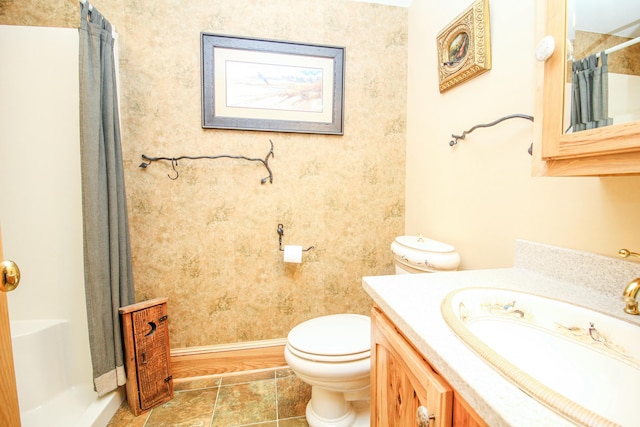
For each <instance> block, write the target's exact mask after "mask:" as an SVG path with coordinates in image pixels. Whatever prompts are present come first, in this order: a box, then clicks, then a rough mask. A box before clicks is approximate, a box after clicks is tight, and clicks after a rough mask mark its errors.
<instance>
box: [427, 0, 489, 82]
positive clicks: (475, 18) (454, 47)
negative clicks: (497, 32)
mask: <svg viewBox="0 0 640 427" xmlns="http://www.w3.org/2000/svg"><path fill="white" fill-rule="evenodd" d="M490 33H491V30H490V25H489V0H476V1H474V2H473V4H472V5H471V6H470V7H469V8H468V9H467V10H465V11H464V12H463V13H462V14H460V15H459V16H458V17H457V18H456V19H455V20H454V21H453V22H451V23H450V24H449V25H448V26H447V27H446V28H445V29H443V30H442V31H440V33H439V34H438V36H437V38H436V41H437V44H438V78H439V83H440V92H441V93H442V92H445V91H447V90H449V89H451V88H452V87H454V86H456V85H458V84H460V83H464V82H466V81H467V80H469V79H472V78H474V77H476V76H478V75H480V74H482V73H484V72H485V71H488V70H490V69H491V36H490Z"/></svg>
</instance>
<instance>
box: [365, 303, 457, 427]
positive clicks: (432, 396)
mask: <svg viewBox="0 0 640 427" xmlns="http://www.w3.org/2000/svg"><path fill="white" fill-rule="evenodd" d="M371 319H372V322H373V327H372V354H371V359H372V370H371V382H372V385H371V388H372V393H371V408H372V411H371V425H372V426H376V427H407V426H417V421H416V413H417V410H418V408H419V407H420V406H424V407H425V408H427V410H428V411H429V414H431V415H433V416H434V417H435V419H434V420H432V421H431V422H430V423H429V426H430V427H432V426H435V427H450V426H451V424H452V413H453V409H452V407H453V391H452V390H451V388H450V387H449V385H448V384H447V383H446V382H445V381H444V380H443V379H442V378H441V377H440V376H439V375H438V374H437V373H436V372H434V371H433V370H432V369H431V367H430V366H429V365H428V363H427V362H426V361H425V360H424V358H422V356H421V355H420V354H419V353H418V352H417V351H416V350H415V349H414V348H413V347H411V345H409V344H408V343H407V341H406V340H405V339H404V337H402V336H401V335H400V333H399V332H398V331H397V330H396V329H395V327H393V326H392V325H391V324H390V323H389V322H388V321H387V320H386V318H384V317H383V315H382V314H381V313H380V312H379V311H377V310H376V309H375V308H374V309H373V311H372V316H371Z"/></svg>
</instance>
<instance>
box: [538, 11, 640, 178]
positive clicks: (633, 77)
mask: <svg viewBox="0 0 640 427" xmlns="http://www.w3.org/2000/svg"><path fill="white" fill-rule="evenodd" d="M536 3H537V4H538V12H539V14H538V15H537V17H538V40H541V39H543V38H546V37H545V36H550V37H551V38H553V40H555V50H554V51H553V53H552V54H551V55H550V56H548V57H547V58H548V59H547V60H546V61H545V62H544V64H543V67H542V68H540V71H541V73H540V74H539V77H540V78H539V79H538V87H537V90H538V93H539V95H538V97H537V98H536V112H535V123H536V124H535V126H534V128H535V129H536V130H535V131H534V140H535V142H534V169H533V173H534V175H537V176H594V175H622V174H625V175H626V174H640V113H639V112H640V108H639V105H640V103H639V102H638V99H640V83H639V79H640V65H638V61H639V58H640V54H639V53H638V52H640V51H638V50H637V49H640V43H638V44H634V45H631V46H626V47H625V48H624V49H629V50H630V51H631V52H632V53H631V54H626V59H624V60H622V63H623V66H621V67H618V68H622V69H624V70H625V71H624V72H621V71H617V72H615V73H611V72H608V73H605V76H606V77H607V82H608V83H609V88H608V89H607V90H606V92H605V93H606V94H607V100H606V101H607V103H608V106H607V108H608V111H607V112H606V113H604V117H602V118H600V119H597V120H591V121H596V122H597V121H600V120H605V122H604V125H603V126H601V127H596V126H585V130H578V131H573V128H571V129H569V127H570V126H571V123H570V122H569V121H568V120H570V117H571V111H572V107H573V103H572V102H571V101H572V96H573V92H572V83H571V79H572V78H568V76H569V75H571V76H572V74H573V70H572V68H573V64H574V63H575V62H578V60H582V59H584V58H583V57H584V55H587V56H589V55H590V54H598V53H599V52H602V49H605V50H607V49H611V48H612V47H614V46H618V47H620V44H619V43H614V44H613V45H612V46H610V45H608V44H606V45H604V44H603V45H600V44H595V45H594V43H593V42H592V41H591V38H586V36H583V35H582V33H592V34H596V35H598V36H597V37H601V36H600V35H602V34H614V36H606V37H605V38H606V39H609V38H612V37H615V38H616V39H613V40H615V41H617V40H618V39H617V37H624V39H625V40H629V41H630V40H634V39H636V38H637V37H636V32H637V31H638V30H637V28H635V27H638V24H640V2H639V1H638V0H609V1H606V2H604V1H598V0H564V1H561V0H547V1H544V2H536ZM589 3H595V4H597V5H602V6H601V7H600V8H599V9H596V12H592V13H591V15H589V14H588V13H585V16H592V17H593V16H595V18H596V19H595V20H594V19H587V18H582V17H581V16H583V13H582V11H586V10H587V9H588V7H585V4H589ZM617 5H619V6H617ZM624 7H627V9H621V8H624ZM569 9H571V11H569ZM592 9H593V8H592ZM608 16H612V17H624V18H626V19H625V20H624V21H622V22H620V21H618V23H616V24H611V23H608V21H609V20H608V18H606V17H608ZM587 21H594V22H596V23H608V26H607V27H606V28H605V29H601V28H598V27H595V26H593V24H584V25H583V24H581V23H580V22H587ZM613 27H615V28H613ZM632 28H635V29H633V30H632ZM623 29H625V30H627V31H630V33H625V32H624V31H623ZM574 33H575V34H574ZM592 34H590V35H589V37H591V35H592ZM567 36H569V37H570V38H571V43H569V40H568V38H567ZM609 42H611V41H608V42H607V43H609ZM581 45H584V46H583V47H580V46H581ZM576 46H577V48H576ZM617 50H619V52H621V53H618V52H615V55H625V53H624V52H623V49H617ZM633 52H635V53H633ZM579 56H580V57H579ZM632 57H633V58H632ZM569 58H572V60H571V61H568V59H569ZM611 58H614V53H610V54H609V55H607V66H608V65H609V63H608V60H609V59H611ZM611 60H613V59H611ZM598 62H600V61H598ZM616 67H617V66H616ZM569 69H571V70H572V71H570V72H569V71H568V70H569ZM619 86H622V89H617V88H618V87H619ZM540 89H541V90H540ZM614 91H615V93H614ZM567 93H569V94H570V96H565V94H567ZM621 106H622V107H621ZM565 118H566V120H565ZM540 119H541V120H540ZM609 119H611V121H610V122H608V120H609ZM587 121H589V120H587Z"/></svg>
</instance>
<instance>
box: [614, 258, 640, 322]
mask: <svg viewBox="0 0 640 427" xmlns="http://www.w3.org/2000/svg"><path fill="white" fill-rule="evenodd" d="M618 255H620V256H621V257H623V258H628V257H629V256H636V257H640V254H639V253H636V252H631V251H630V250H628V249H620V250H619V251H618ZM638 293H640V277H636V278H635V279H633V280H632V281H631V282H629V283H628V284H627V286H626V287H625V288H624V291H622V299H623V300H624V302H625V304H626V305H625V307H624V312H625V313H629V314H640V310H638Z"/></svg>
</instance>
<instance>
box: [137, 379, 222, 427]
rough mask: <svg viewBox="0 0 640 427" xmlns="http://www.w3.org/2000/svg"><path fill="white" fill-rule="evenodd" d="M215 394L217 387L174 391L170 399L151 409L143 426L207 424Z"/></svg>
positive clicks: (173, 426)
mask: <svg viewBox="0 0 640 427" xmlns="http://www.w3.org/2000/svg"><path fill="white" fill-rule="evenodd" d="M217 395H218V388H217V387H216V388H208V389H201V390H192V391H182V392H179V393H175V395H174V397H173V399H172V400H170V401H169V402H167V403H165V404H163V405H160V406H158V407H156V408H154V409H153V411H151V415H150V416H149V420H148V421H147V423H146V424H145V427H169V426H171V427H187V426H189V427H192V426H208V425H209V423H210V422H211V417H212V416H213V408H214V405H215V402H216V397H217Z"/></svg>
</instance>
